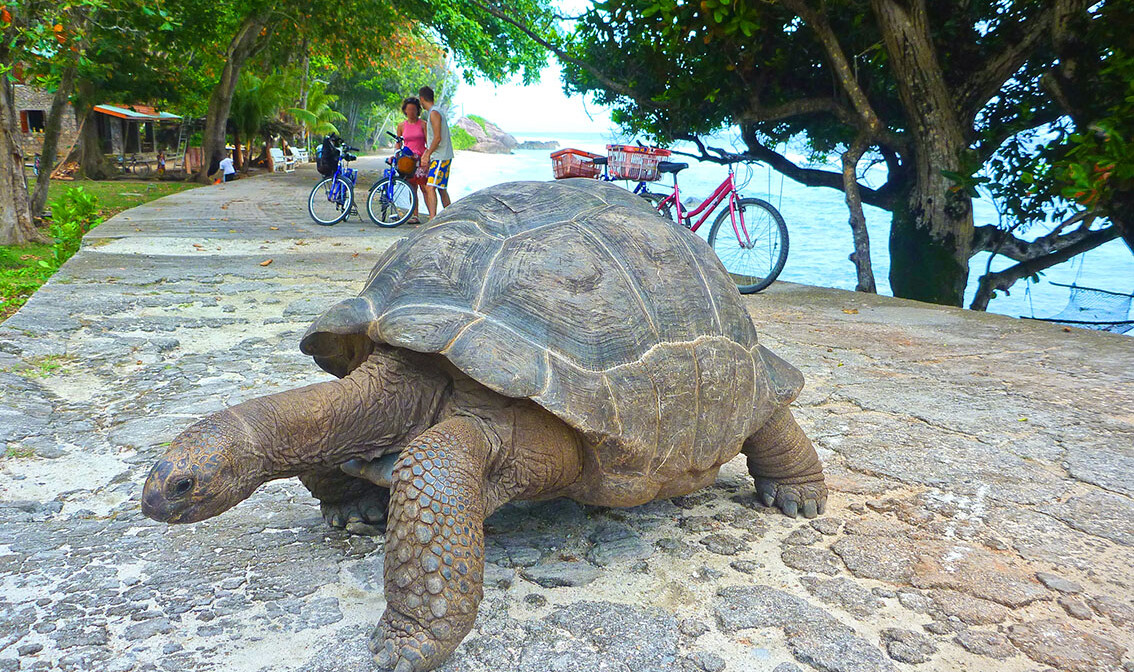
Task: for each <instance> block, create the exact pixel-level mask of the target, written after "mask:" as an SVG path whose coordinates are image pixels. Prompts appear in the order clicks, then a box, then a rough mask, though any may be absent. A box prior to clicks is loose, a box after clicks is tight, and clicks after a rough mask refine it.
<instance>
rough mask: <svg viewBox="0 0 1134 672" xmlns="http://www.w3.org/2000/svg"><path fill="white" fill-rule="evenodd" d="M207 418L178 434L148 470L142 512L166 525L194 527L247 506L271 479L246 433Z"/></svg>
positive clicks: (212, 418)
mask: <svg viewBox="0 0 1134 672" xmlns="http://www.w3.org/2000/svg"><path fill="white" fill-rule="evenodd" d="M234 424H235V423H231V424H230V423H226V422H222V421H220V420H219V419H218V418H217V417H216V416H213V417H210V418H206V419H205V420H202V421H201V422H198V423H196V424H194V425H193V426H191V427H189V429H186V430H185V431H184V432H182V433H181V434H179V435H178V436H177V438H176V439H174V440H173V442H172V443H171V444H170V446H169V450H168V451H167V452H166V454H165V456H164V457H162V459H160V460H158V461H157V463H156V464H154V466H153V468H151V469H150V475H149V477H147V478H146V487H145V489H144V490H143V491H142V513H144V514H145V515H146V516H148V517H150V518H153V519H154V520H157V521H160V522H164V523H195V522H197V521H200V520H204V519H206V518H212V517H213V516H216V515H218V514H221V513H224V512H225V511H227V510H229V509H230V508H232V507H233V506H236V505H237V504H239V503H240V502H242V501H244V500H245V499H247V498H248V496H249V495H251V494H252V493H253V492H254V491H255V490H256V488H258V487H260V485H261V484H263V483H265V482H266V481H268V480H269V478H270V477H269V476H268V474H267V473H266V470H265V468H264V466H263V464H262V459H261V458H259V457H257V455H256V452H255V451H254V449H253V446H254V443H253V441H252V440H251V438H250V437H249V436H248V434H247V433H246V432H245V431H243V430H242V429H238V428H237V427H236V426H234Z"/></svg>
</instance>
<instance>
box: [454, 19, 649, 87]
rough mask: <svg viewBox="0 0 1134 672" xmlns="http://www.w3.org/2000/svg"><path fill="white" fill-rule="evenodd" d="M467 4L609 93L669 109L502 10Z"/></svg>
mask: <svg viewBox="0 0 1134 672" xmlns="http://www.w3.org/2000/svg"><path fill="white" fill-rule="evenodd" d="M469 4H471V5H473V6H474V7H479V8H480V9H482V10H484V11H485V12H487V13H489V14H490V15H492V16H494V17H496V18H497V19H500V20H501V21H504V22H505V23H509V24H511V25H513V26H515V27H516V28H517V29H519V31H520V32H522V33H523V34H524V35H527V36H528V39H530V40H531V41H532V42H535V43H536V44H538V45H540V46H541V47H543V48H545V49H547V50H548V51H550V52H551V53H553V54H555V56H556V58H558V59H559V60H561V61H564V62H565V63H570V64H572V65H577V66H579V67H580V68H582V69H584V70H586V71H587V72H589V73H591V75H592V76H593V77H594V78H595V79H597V80H598V81H600V82H602V84H603V86H605V87H606V88H607V89H609V90H611V91H613V92H615V93H617V94H619V95H622V96H626V97H627V98H630V99H631V100H633V101H634V102H636V103H638V104H639V105H641V106H643V107H649V108H653V109H664V108H667V107H670V105H668V104H663V103H659V102H658V101H656V100H652V99H650V98H643V97H641V96H640V95H639V94H638V93H637V92H636V91H634V90H633V89H632V88H630V87H629V86H626V85H625V84H622V83H620V82H616V81H614V80H613V79H611V78H610V77H608V76H607V75H606V73H604V72H602V71H601V70H599V69H598V68H596V67H595V66H593V65H591V64H590V63H587V62H586V61H583V60H581V59H578V58H575V57H573V56H571V55H570V54H568V53H567V52H566V51H564V50H563V49H562V48H561V47H559V46H558V45H556V44H553V43H552V42H551V41H549V40H548V39H546V38H544V37H543V36H542V35H539V34H538V33H536V32H535V31H534V30H532V29H531V28H529V27H527V26H526V25H524V24H523V23H521V22H519V21H517V20H516V19H515V18H513V17H512V15H511V14H509V13H507V12H505V11H503V10H500V9H497V8H495V7H492V6H490V5H486V4H484V3H482V2H477V0H470V3H469Z"/></svg>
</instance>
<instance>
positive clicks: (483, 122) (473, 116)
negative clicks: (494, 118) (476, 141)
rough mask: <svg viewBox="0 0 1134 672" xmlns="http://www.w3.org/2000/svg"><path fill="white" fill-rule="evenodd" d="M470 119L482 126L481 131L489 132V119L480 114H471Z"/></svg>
mask: <svg viewBox="0 0 1134 672" xmlns="http://www.w3.org/2000/svg"><path fill="white" fill-rule="evenodd" d="M468 118H469V119H472V120H473V121H475V122H476V123H478V124H480V128H481V130H483V131H485V132H488V128H487V127H486V124H487V123H488V120H487V119H485V118H484V117H482V116H480V115H479V114H470V115H468Z"/></svg>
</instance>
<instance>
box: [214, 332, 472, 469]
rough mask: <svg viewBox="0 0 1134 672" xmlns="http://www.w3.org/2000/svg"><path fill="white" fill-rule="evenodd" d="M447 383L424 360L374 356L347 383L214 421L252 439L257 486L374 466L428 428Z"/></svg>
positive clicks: (398, 354) (260, 401) (248, 406)
mask: <svg viewBox="0 0 1134 672" xmlns="http://www.w3.org/2000/svg"><path fill="white" fill-rule="evenodd" d="M450 385H451V381H450V379H449V378H448V376H446V375H445V374H444V373H442V372H441V371H439V370H438V369H437V368H436V367H434V366H432V365H430V363H429V362H428V361H427V360H425V358H423V357H421V356H419V355H416V354H415V353H407V352H405V351H393V350H385V351H377V352H375V354H373V355H371V357H370V359H368V360H367V361H365V362H363V364H362V365H361V366H359V367H358V368H357V369H355V370H354V371H352V372H351V373H350V374H349V375H347V376H346V377H345V378H342V379H338V380H332V381H329V382H325V383H316V384H314V385H308V386H306V387H301V388H298V389H295V390H288V391H287V392H280V393H278V394H272V395H268V396H264V397H259V398H257V399H252V400H249V401H246V402H244V403H242V404H238V405H236V406H233V407H232V408H229V409H227V410H226V411H222V412H221V413H219V414H217V415H218V416H223V419H222V417H217V420H219V421H222V422H225V423H226V424H228V423H231V424H233V425H235V426H236V427H238V428H239V429H241V430H242V431H243V432H244V433H245V435H246V436H248V437H249V438H250V442H249V444H248V447H247V449H248V450H249V452H250V453H251V454H250V455H248V456H247V458H248V460H247V461H246V462H245V463H246V464H253V463H259V464H262V465H263V469H264V473H263V480H262V481H261V482H267V481H270V480H274V479H277V478H287V477H290V476H297V475H299V474H301V473H303V472H305V471H308V470H310V469H311V468H313V467H336V466H338V465H339V464H342V463H343V462H346V461H347V460H351V459H354V458H367V459H372V458H375V457H378V456H380V455H382V454H384V453H386V452H389V451H390V450H391V449H396V448H397V447H399V446H401V445H402V444H404V443H405V442H406V441H407V440H409V439H411V438H413V437H414V436H417V435H418V434H420V433H421V432H423V431H425V429H427V428H428V427H429V426H431V425H432V424H433V423H434V422H435V420H436V418H437V414H438V409H439V408H440V407H441V405H442V403H443V402H444V400H445V398H446V396H447V394H448V392H449V389H450Z"/></svg>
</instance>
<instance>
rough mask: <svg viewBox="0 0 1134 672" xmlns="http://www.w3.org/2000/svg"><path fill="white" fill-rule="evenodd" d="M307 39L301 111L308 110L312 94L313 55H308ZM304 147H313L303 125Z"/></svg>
mask: <svg viewBox="0 0 1134 672" xmlns="http://www.w3.org/2000/svg"><path fill="white" fill-rule="evenodd" d="M307 51H308V49H307V38H306V37H305V38H303V80H302V81H301V82H300V84H299V108H300V109H301V110H306V109H307V94H308V93H310V92H311V87H310V86H309V85H308V80H309V78H310V76H311V55H310V54H309V53H307ZM303 146H304V147H310V146H311V138H309V137H308V133H307V124H304V125H303Z"/></svg>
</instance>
